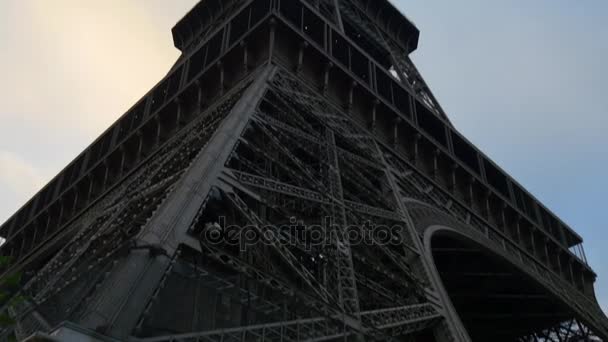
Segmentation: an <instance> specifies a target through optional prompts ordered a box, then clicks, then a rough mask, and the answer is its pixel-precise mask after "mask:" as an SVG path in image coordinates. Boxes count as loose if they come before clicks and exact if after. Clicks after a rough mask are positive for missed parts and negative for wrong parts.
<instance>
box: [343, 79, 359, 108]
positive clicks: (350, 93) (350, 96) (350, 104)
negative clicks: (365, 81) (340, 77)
mask: <svg viewBox="0 0 608 342" xmlns="http://www.w3.org/2000/svg"><path fill="white" fill-rule="evenodd" d="M357 84H358V83H357V82H355V81H353V82H352V83H351V84H350V87H349V88H348V104H347V105H346V111H347V112H348V113H350V112H351V111H352V109H353V103H354V96H355V88H356V87H357Z"/></svg>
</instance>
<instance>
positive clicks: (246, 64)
mask: <svg viewBox="0 0 608 342" xmlns="http://www.w3.org/2000/svg"><path fill="white" fill-rule="evenodd" d="M239 45H240V47H241V48H242V49H243V72H244V73H247V71H248V70H249V48H248V46H247V41H246V40H244V39H243V40H241V42H240V43H239Z"/></svg>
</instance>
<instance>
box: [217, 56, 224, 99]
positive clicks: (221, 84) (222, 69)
mask: <svg viewBox="0 0 608 342" xmlns="http://www.w3.org/2000/svg"><path fill="white" fill-rule="evenodd" d="M217 67H218V68H219V69H220V96H223V95H224V92H225V91H226V83H225V82H226V80H225V78H226V74H225V70H224V62H222V60H219V61H218V62H217Z"/></svg>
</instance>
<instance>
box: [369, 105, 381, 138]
mask: <svg viewBox="0 0 608 342" xmlns="http://www.w3.org/2000/svg"><path fill="white" fill-rule="evenodd" d="M379 103H380V101H379V100H378V99H374V104H373V105H372V119H371V121H370V122H369V124H368V127H369V130H370V131H372V132H374V131H375V130H376V112H377V110H378V104H379Z"/></svg>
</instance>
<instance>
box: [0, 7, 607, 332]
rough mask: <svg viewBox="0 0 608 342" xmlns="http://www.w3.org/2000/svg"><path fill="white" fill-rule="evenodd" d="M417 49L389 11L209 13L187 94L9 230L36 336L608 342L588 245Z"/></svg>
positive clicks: (5, 248) (128, 122)
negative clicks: (454, 115)
mask: <svg viewBox="0 0 608 342" xmlns="http://www.w3.org/2000/svg"><path fill="white" fill-rule="evenodd" d="M418 36H419V31H418V29H417V28H416V27H415V26H414V25H413V24H412V23H411V22H410V21H408V20H407V19H406V18H405V17H404V16H403V15H402V14H401V13H400V12H399V11H398V10H396V9H395V7H393V5H391V4H390V3H389V2H388V1H386V0H306V1H299V0H248V1H245V0H207V1H202V2H201V3H199V4H198V5H197V6H195V7H194V8H193V9H192V10H191V11H190V12H189V13H188V14H187V15H186V16H185V17H184V18H183V19H182V20H181V21H180V22H179V23H178V24H177V25H176V26H175V27H174V28H173V37H174V41H175V46H176V47H177V48H179V49H180V50H181V51H182V55H181V57H180V58H179V59H178V61H177V62H176V63H175V65H174V66H173V68H172V69H171V70H170V72H169V73H168V75H167V76H166V77H165V78H164V79H163V80H162V81H161V82H160V83H158V85H157V86H156V87H155V88H154V89H152V90H151V91H150V92H149V93H148V94H146V95H145V96H144V97H143V98H142V99H141V100H140V101H139V102H138V103H137V104H135V105H134V106H133V107H132V108H131V109H130V110H129V111H128V112H127V113H126V114H125V115H123V116H122V117H121V118H120V119H119V120H118V121H117V122H116V123H115V124H114V125H112V127H110V128H109V129H108V130H107V131H106V132H105V133H104V134H103V135H101V137H99V138H98V139H97V140H96V141H95V142H94V143H93V144H92V145H91V146H90V147H89V148H87V149H86V150H85V151H84V152H82V154H80V155H79V156H78V157H77V158H76V159H75V160H74V161H73V162H72V163H71V164H70V165H68V166H67V167H66V168H65V169H64V170H63V171H62V172H61V173H60V174H59V175H57V176H56V177H55V178H54V179H53V180H52V181H51V182H50V183H49V184H48V185H47V186H45V187H44V188H43V189H42V190H41V191H40V192H39V193H38V194H37V195H36V196H34V198H32V199H31V200H30V201H29V202H28V203H27V204H26V205H25V206H24V207H23V208H21V209H20V210H19V211H18V212H17V213H16V214H15V215H14V216H13V217H11V218H10V219H9V220H8V221H7V222H6V223H5V224H4V225H3V226H2V227H1V228H0V235H2V236H4V237H6V243H5V244H4V245H2V247H1V249H0V250H1V252H2V254H3V255H10V256H12V257H13V260H14V262H13V264H12V265H11V266H10V267H9V268H7V269H5V270H3V273H2V274H3V275H2V276H3V277H6V276H7V275H9V274H13V273H15V272H22V274H23V287H22V289H21V290H20V292H19V294H20V295H22V296H23V297H24V299H23V300H22V301H20V302H19V304H18V305H14V306H12V307H10V308H8V310H9V312H10V314H11V315H12V316H13V317H14V318H15V319H16V322H17V323H16V324H15V326H14V332H15V333H16V335H17V336H18V337H19V338H25V337H27V336H30V335H32V334H38V335H37V336H43V335H44V334H51V333H52V334H54V336H55V337H56V338H59V339H62V340H66V341H69V340H74V341H76V340H82V339H84V338H85V336H87V338H89V339H90V340H98V341H114V340H132V341H150V342H152V341H300V340H306V341H329V340H336V341H338V340H341V341H344V340H357V341H364V340H365V341H370V340H378V341H388V340H392V341H442V342H443V341H467V340H474V341H587V340H599V338H608V320H606V317H605V316H604V314H603V313H602V311H601V310H600V307H599V306H598V304H597V301H596V299H595V294H594V289H593V283H594V281H595V277H596V276H595V274H594V272H593V271H592V270H591V268H590V267H589V265H588V264H587V262H586V260H585V257H584V253H583V252H582V245H581V244H582V239H581V237H580V236H579V235H577V234H576V233H575V232H574V231H573V230H572V229H570V228H569V227H568V226H567V225H566V224H564V223H563V222H562V221H561V220H560V219H559V218H557V217H556V216H555V215H554V214H553V213H551V212H550V211H549V210H548V209H547V208H545V207H544V206H543V205H542V204H540V203H539V202H538V201H537V200H536V199H535V198H534V197H533V196H532V195H530V194H529V193H528V192H527V191H526V190H525V189H523V188H522V186H521V185H519V184H518V183H517V182H515V181H514V180H513V179H512V178H511V177H509V176H508V175H507V174H506V173H505V172H504V171H502V170H501V169H500V168H499V167H498V166H497V165H496V164H494V163H493V162H492V161H491V160H490V159H489V158H487V157H486V156H485V155H484V154H483V153H481V152H480V151H479V150H478V149H477V148H475V147H474V146H473V145H472V144H471V143H469V142H468V141H467V140H466V139H465V138H464V137H463V136H462V135H461V134H460V133H458V132H457V131H456V129H455V128H454V127H453V126H452V124H451V123H450V121H449V120H448V118H447V116H446V115H445V113H444V112H443V110H442V109H441V107H440V105H439V104H438V103H437V101H436V100H435V98H434V97H433V94H432V93H431V91H430V90H429V89H428V87H427V86H426V84H425V82H424V80H423V79H422V77H421V76H420V75H419V73H418V72H417V70H416V68H415V66H414V65H413V64H412V62H411V61H410V59H409V58H408V55H409V53H411V52H412V51H414V50H415V49H416V47H417V44H418ZM3 309H4V310H6V309H7V308H3ZM9 330H10V329H7V330H6V331H5V332H4V336H7V335H8V334H9V333H10V331H9Z"/></svg>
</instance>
